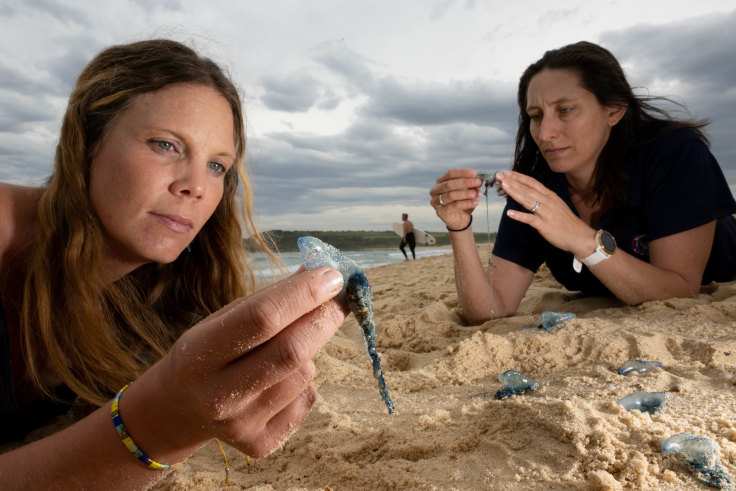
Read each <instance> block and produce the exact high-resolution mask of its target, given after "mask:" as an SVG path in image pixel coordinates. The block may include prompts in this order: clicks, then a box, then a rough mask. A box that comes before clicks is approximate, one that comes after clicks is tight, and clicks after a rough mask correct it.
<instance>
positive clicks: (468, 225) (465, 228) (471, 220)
mask: <svg viewBox="0 0 736 491" xmlns="http://www.w3.org/2000/svg"><path fill="white" fill-rule="evenodd" d="M472 223H473V215H470V221H469V222H468V224H467V225H465V226H464V227H463V228H450V227H447V225H445V227H447V230H449V231H450V232H462V231H463V230H467V229H468V228H470V225H471V224H472Z"/></svg>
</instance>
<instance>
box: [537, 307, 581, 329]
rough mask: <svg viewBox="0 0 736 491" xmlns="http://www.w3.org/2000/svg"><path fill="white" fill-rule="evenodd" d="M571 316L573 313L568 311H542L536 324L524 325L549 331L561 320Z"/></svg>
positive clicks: (568, 318) (563, 320) (561, 321)
mask: <svg viewBox="0 0 736 491" xmlns="http://www.w3.org/2000/svg"><path fill="white" fill-rule="evenodd" d="M573 317H575V314H572V313H570V312H558V311H556V310H548V311H547V312H543V313H542V315H540V316H539V320H538V321H537V323H536V324H527V325H526V326H524V327H525V328H529V327H538V328H539V329H544V330H545V331H549V330H550V329H552V328H553V327H555V326H556V325H558V324H562V323H563V322H565V321H567V320H570V319H572V318H573Z"/></svg>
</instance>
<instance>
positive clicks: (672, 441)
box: [662, 433, 734, 490]
mask: <svg viewBox="0 0 736 491" xmlns="http://www.w3.org/2000/svg"><path fill="white" fill-rule="evenodd" d="M662 451H663V452H665V453H679V454H681V455H683V456H684V457H685V465H687V466H688V467H689V468H690V469H691V470H692V471H693V472H695V474H696V475H697V476H698V479H700V481H701V482H703V483H705V484H708V485H710V486H715V487H717V488H721V489H731V490H732V489H734V485H733V481H731V478H730V477H729V475H728V473H727V472H726V469H724V468H723V466H722V465H721V463H720V462H719V460H718V444H717V443H716V442H714V441H713V440H711V439H710V438H705V437H702V436H695V435H693V434H692V433H678V434H677V435H674V436H671V437H669V438H668V439H667V440H666V441H665V442H664V443H663V444H662Z"/></svg>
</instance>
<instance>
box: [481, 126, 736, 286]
mask: <svg viewBox="0 0 736 491" xmlns="http://www.w3.org/2000/svg"><path fill="white" fill-rule="evenodd" d="M627 177H628V181H627V191H626V203H622V202H620V201H616V202H615V203H614V204H613V207H612V208H611V209H610V210H608V211H606V212H605V213H603V215H602V216H601V218H600V224H599V227H598V228H601V229H603V230H607V231H608V232H610V233H611V234H612V235H613V236H614V237H615V239H616V244H617V246H618V247H619V248H620V249H621V250H623V251H626V252H627V253H629V254H631V255H633V256H634V257H637V258H639V259H642V260H644V261H647V262H649V248H648V244H649V241H652V240H655V239H659V238H662V237H666V236H668V235H672V234H676V233H679V232H684V231H686V230H690V229H692V228H695V227H698V226H700V225H705V224H706V223H709V222H711V221H713V220H717V222H716V232H715V237H714V241H713V249H712V251H711V254H710V258H709V260H708V264H707V266H706V268H705V272H704V274H703V279H702V284H706V283H709V282H711V281H730V280H732V279H733V278H734V276H736V220H734V218H733V216H732V215H733V214H734V213H736V201H734V199H733V196H732V195H731V191H730V189H729V187H728V183H727V182H726V179H725V177H724V176H723V172H722V171H721V168H720V167H719V165H718V162H717V161H716V159H715V157H714V156H713V154H711V153H710V150H708V147H707V145H706V144H705V142H704V141H703V140H702V139H701V138H700V137H698V135H697V134H696V133H695V132H694V131H692V130H689V129H680V130H677V131H674V132H672V133H670V134H668V135H666V136H663V137H661V138H660V139H658V140H656V141H654V142H653V143H651V144H648V145H643V146H638V147H635V148H633V149H632V150H631V151H630V152H629V155H628V171H627ZM538 180H539V181H540V182H541V183H542V184H544V185H545V186H546V187H547V188H549V189H550V190H552V191H554V192H555V193H557V195H558V196H560V197H561V198H562V199H563V200H564V201H565V202H566V203H567V205H568V206H569V207H570V209H571V210H573V211H574V212H575V214H576V215H577V211H576V210H575V208H574V206H573V204H572V201H571V199H570V194H569V192H568V186H567V180H566V179H565V176H564V174H558V173H554V172H552V171H551V170H547V171H546V173H544V174H543V175H541V176H540V177H539V179H538ZM510 208H511V209H515V210H520V211H523V212H526V213H528V210H526V209H525V208H524V207H522V206H521V205H519V203H517V202H516V201H514V200H513V199H511V198H508V199H507V204H506V208H505V209H504V213H503V216H502V217H501V223H500V224H499V227H498V235H497V236H496V243H495V246H494V248H493V254H495V255H496V256H498V257H501V258H504V259H506V260H508V261H511V262H514V263H516V264H519V265H521V266H523V267H525V268H527V269H529V270H531V271H533V272H536V270H537V269H538V268H539V266H541V265H542V264H543V263H547V266H548V267H549V269H550V271H551V272H552V275H553V276H554V277H555V279H557V281H559V282H560V283H562V284H563V285H564V286H565V288H567V289H568V290H573V291H581V292H583V293H586V294H589V295H607V294H610V292H609V291H608V289H607V288H606V287H605V286H603V284H602V283H601V282H600V281H599V280H598V279H597V278H596V277H595V276H594V275H593V274H592V273H591V272H590V271H589V270H588V268H586V267H583V271H582V272H581V273H575V271H574V270H573V268H572V260H573V254H572V253H570V252H566V251H563V250H561V249H558V248H556V247H554V246H552V245H551V244H550V243H549V242H547V241H546V240H545V239H544V238H542V236H541V235H540V234H539V232H537V231H536V229H534V228H533V227H531V226H530V225H526V224H523V223H521V222H517V221H515V220H513V219H511V218H509V217H508V216H507V215H506V211H507V210H508V209H510Z"/></svg>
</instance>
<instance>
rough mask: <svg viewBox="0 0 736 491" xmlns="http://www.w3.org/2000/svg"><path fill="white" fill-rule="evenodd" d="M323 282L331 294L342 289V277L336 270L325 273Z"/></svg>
mask: <svg viewBox="0 0 736 491" xmlns="http://www.w3.org/2000/svg"><path fill="white" fill-rule="evenodd" d="M322 281H323V282H324V284H325V286H326V287H327V290H329V291H330V292H336V291H340V290H341V289H342V283H343V280H342V275H341V274H340V273H339V272H338V271H336V270H334V269H328V270H327V271H325V274H324V275H323V276H322Z"/></svg>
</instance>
